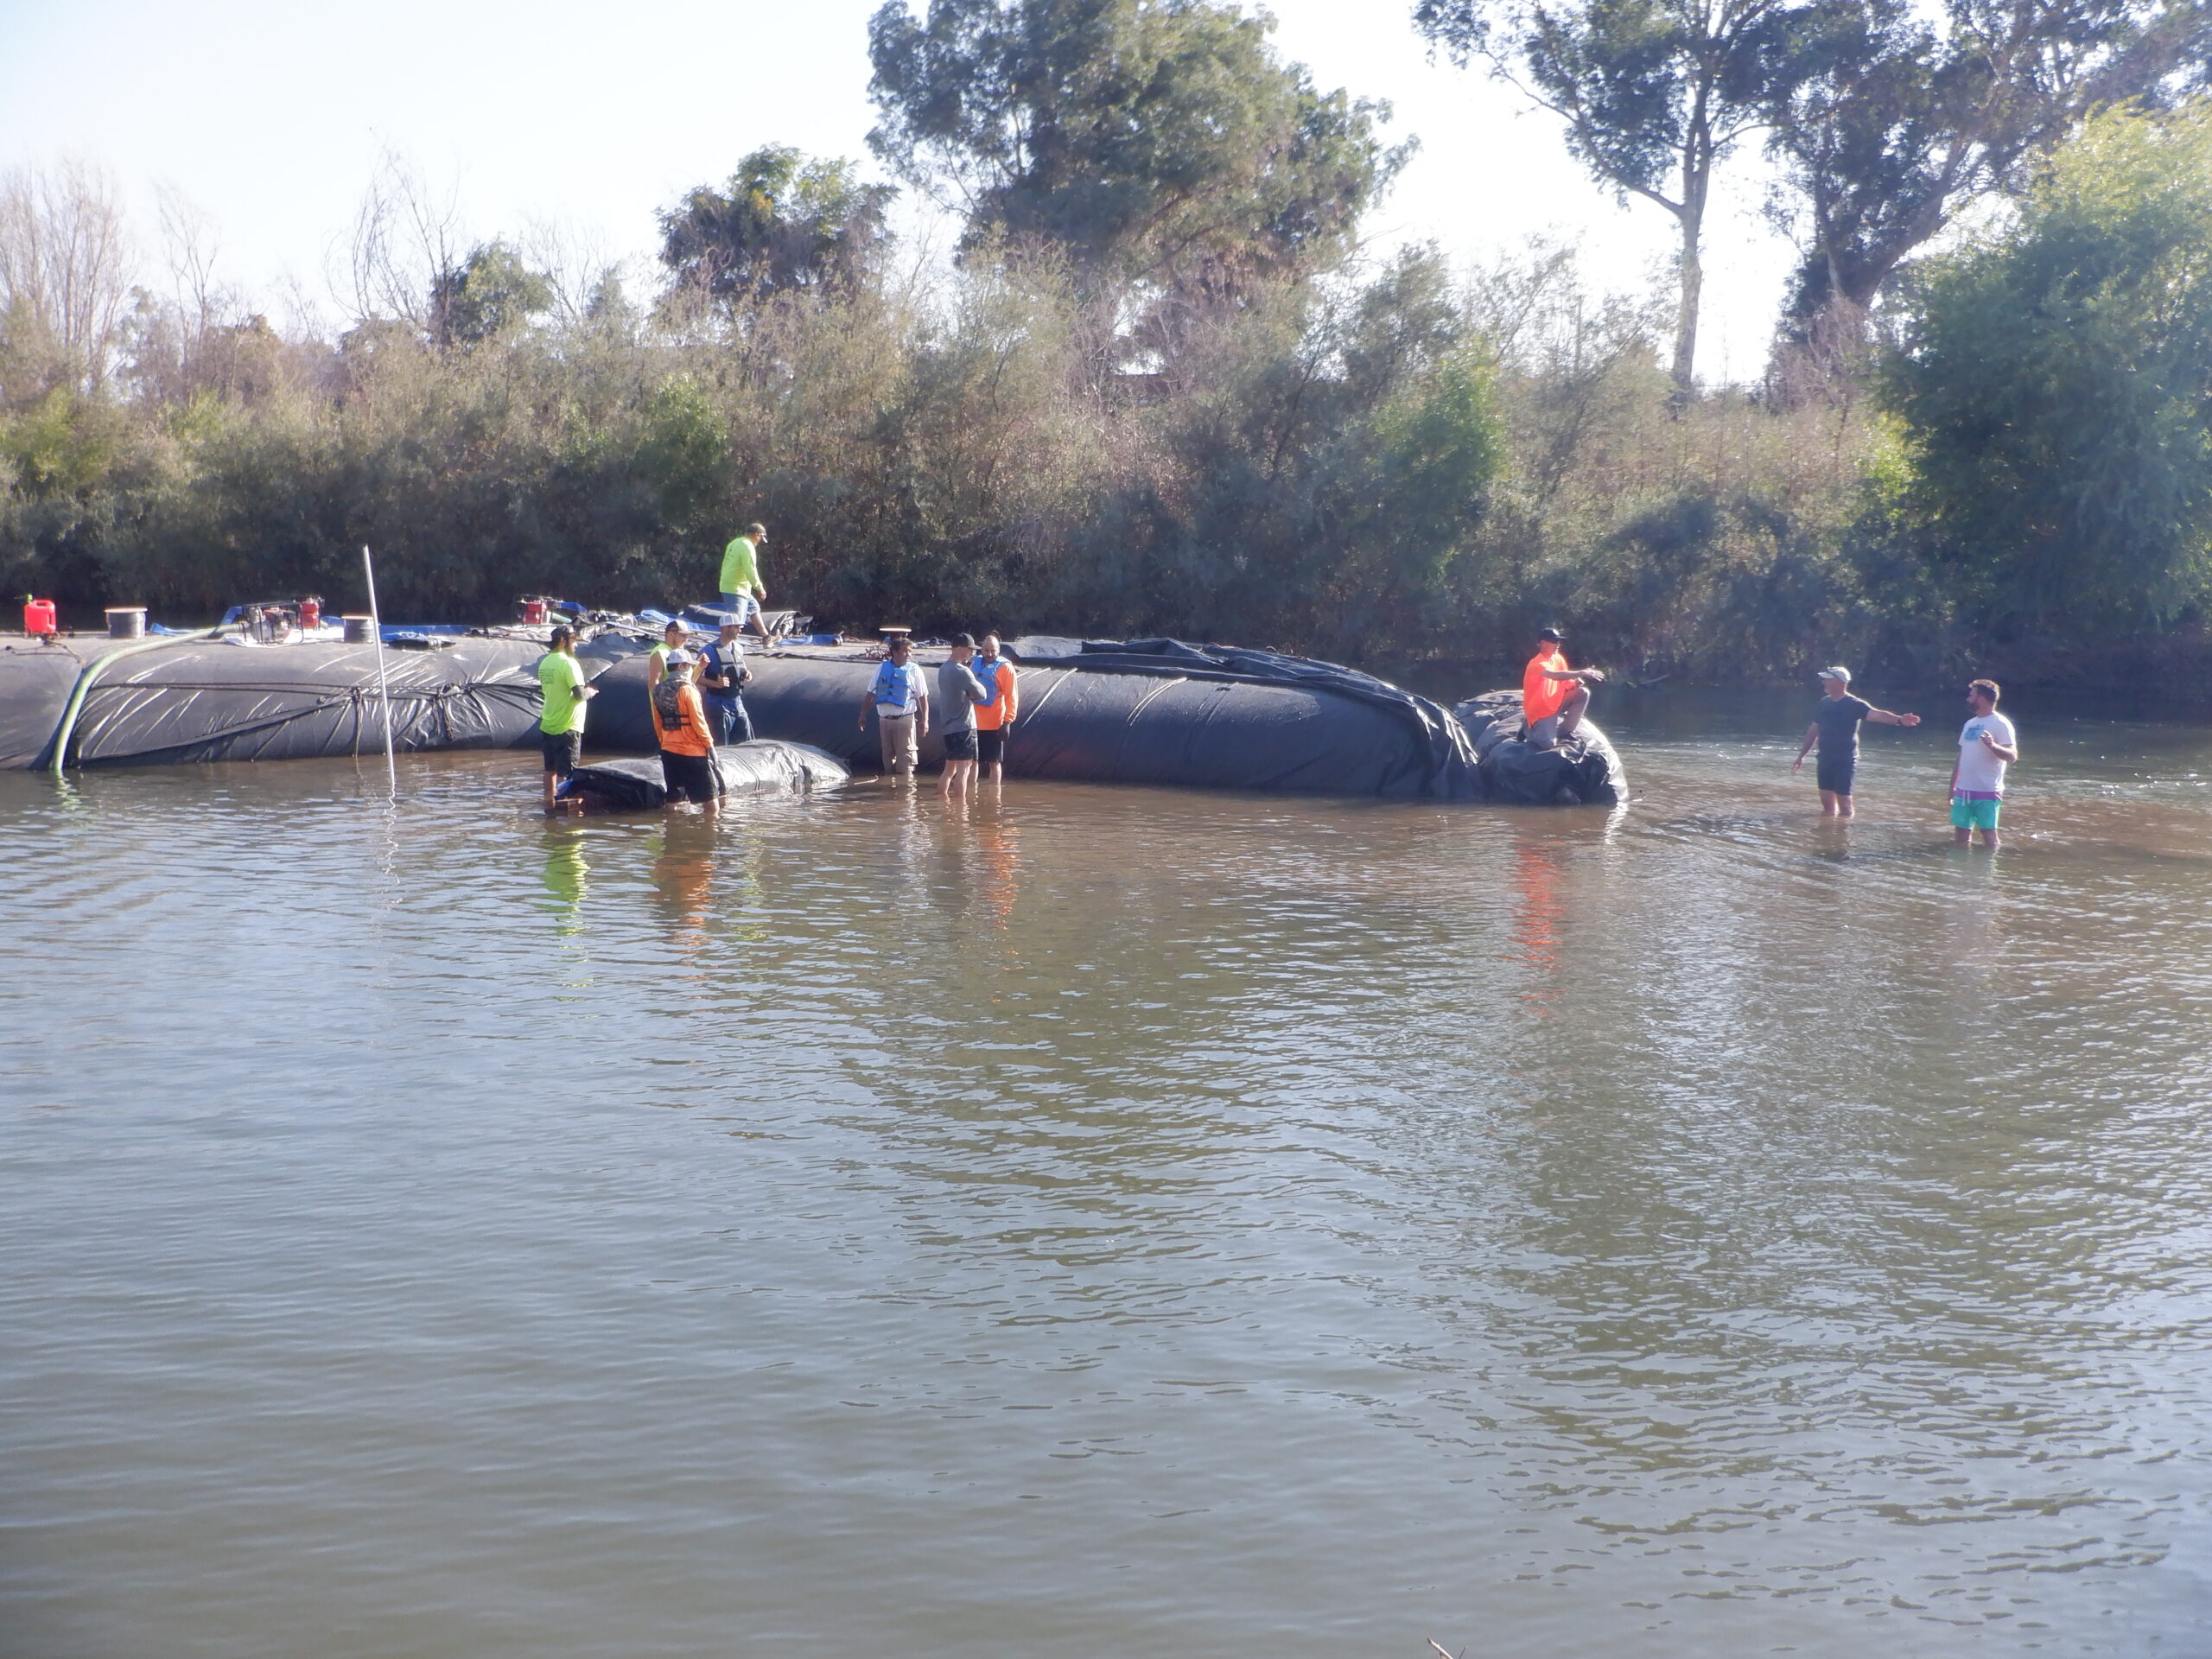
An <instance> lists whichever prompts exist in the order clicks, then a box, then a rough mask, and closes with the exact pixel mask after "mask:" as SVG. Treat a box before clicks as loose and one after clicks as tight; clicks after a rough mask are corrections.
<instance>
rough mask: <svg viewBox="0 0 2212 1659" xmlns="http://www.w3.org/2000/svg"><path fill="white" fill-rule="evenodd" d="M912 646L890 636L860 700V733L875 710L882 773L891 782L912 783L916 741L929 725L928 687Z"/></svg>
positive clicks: (908, 641) (900, 637)
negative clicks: (881, 750) (871, 710)
mask: <svg viewBox="0 0 2212 1659" xmlns="http://www.w3.org/2000/svg"><path fill="white" fill-rule="evenodd" d="M913 658H914V644H913V641H912V640H911V639H907V638H906V635H905V634H903V633H901V634H895V635H893V638H892V640H891V643H890V644H889V645H886V646H885V647H884V648H883V663H882V665H881V666H880V667H879V668H878V669H877V670H876V671H875V679H874V682H873V683H871V684H870V685H869V686H868V690H866V691H865V692H863V693H862V694H861V730H862V731H866V730H868V710H869V709H874V710H875V723H876V733H877V736H878V738H879V739H880V741H881V742H882V745H883V770H884V771H885V772H887V773H888V774H889V776H890V778H891V779H892V781H893V782H894V783H895V782H897V781H898V780H899V779H901V778H904V779H906V780H907V781H908V782H909V783H912V781H913V778H914V764H915V761H916V760H917V759H918V754H917V751H916V743H915V740H916V739H917V738H918V736H919V735H920V728H922V727H925V726H926V725H928V724H929V718H930V693H929V683H928V682H927V681H926V680H925V679H924V678H923V677H922V671H921V667H920V665H919V664H917V663H916V662H915V661H914V659H913Z"/></svg>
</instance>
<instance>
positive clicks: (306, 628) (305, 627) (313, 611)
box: [300, 599, 322, 633]
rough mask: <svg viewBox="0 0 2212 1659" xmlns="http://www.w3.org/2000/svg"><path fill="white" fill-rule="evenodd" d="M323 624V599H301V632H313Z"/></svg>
mask: <svg viewBox="0 0 2212 1659" xmlns="http://www.w3.org/2000/svg"><path fill="white" fill-rule="evenodd" d="M321 626H322V601H321V600H319V599H303V600H302V601H300V632H302V633H313V632H315V630H316V629H317V628H319V627H321Z"/></svg>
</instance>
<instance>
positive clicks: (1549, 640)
mask: <svg viewBox="0 0 2212 1659" xmlns="http://www.w3.org/2000/svg"><path fill="white" fill-rule="evenodd" d="M1536 639H1537V640H1538V642H1539V643H1538V644H1537V646H1536V654H1535V656H1534V657H1531V658H1529V666H1528V668H1527V669H1526V670H1525V671H1523V672H1522V676H1521V715H1522V719H1523V720H1524V721H1527V723H1528V728H1529V747H1530V748H1532V749H1554V748H1557V747H1559V743H1560V739H1561V738H1567V737H1573V735H1574V728H1576V727H1578V726H1580V725H1581V724H1582V714H1583V711H1584V710H1585V709H1587V708H1589V706H1590V688H1591V687H1592V686H1593V685H1602V684H1604V683H1605V673H1604V671H1602V670H1599V669H1595V668H1569V667H1568V666H1567V653H1566V652H1563V651H1561V650H1560V646H1561V645H1564V644H1566V643H1567V636H1566V635H1564V634H1562V633H1561V632H1560V631H1559V630H1558V629H1557V628H1546V629H1545V630H1544V631H1543V632H1541V633H1540V634H1538V635H1537V636H1536Z"/></svg>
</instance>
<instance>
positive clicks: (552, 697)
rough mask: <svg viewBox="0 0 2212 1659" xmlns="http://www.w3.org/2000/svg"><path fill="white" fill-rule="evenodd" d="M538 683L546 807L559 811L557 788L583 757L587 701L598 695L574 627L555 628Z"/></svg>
mask: <svg viewBox="0 0 2212 1659" xmlns="http://www.w3.org/2000/svg"><path fill="white" fill-rule="evenodd" d="M537 683H538V685H539V686H540V688H542V689H543V691H544V693H545V712H544V713H543V714H542V715H539V716H538V717H537V735H538V742H539V745H540V747H543V749H544V751H545V810H547V811H548V812H554V811H558V810H560V802H559V799H558V798H557V794H556V791H558V790H559V789H560V787H561V785H562V782H563V780H564V779H567V777H568V776H569V773H571V772H574V771H575V769H576V767H577V766H578V764H579V763H580V762H581V761H582V760H583V753H584V704H585V703H587V702H589V701H590V700H591V699H592V698H594V697H595V696H598V695H599V688H598V687H597V686H595V685H589V684H587V683H585V681H584V665H583V664H582V663H580V662H578V661H577V660H576V635H575V630H574V629H573V628H556V629H554V630H553V649H552V650H550V651H549V652H546V653H545V655H544V656H543V657H542V658H539V659H538V664H537ZM577 804H578V805H579V806H581V805H582V802H578V803H577Z"/></svg>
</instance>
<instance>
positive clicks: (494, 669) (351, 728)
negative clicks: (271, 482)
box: [0, 639, 544, 766]
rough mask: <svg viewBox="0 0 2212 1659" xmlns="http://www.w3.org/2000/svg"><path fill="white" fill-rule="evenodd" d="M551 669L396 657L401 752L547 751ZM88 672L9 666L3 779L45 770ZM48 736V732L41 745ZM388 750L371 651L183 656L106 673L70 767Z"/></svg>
mask: <svg viewBox="0 0 2212 1659" xmlns="http://www.w3.org/2000/svg"><path fill="white" fill-rule="evenodd" d="M543 655H544V648H543V646H540V645H531V644H530V643H529V642H527V641H523V640H509V639H460V640H457V641H456V642H455V643H454V645H452V646H451V647H450V648H448V649H446V650H441V651H430V652H394V653H392V654H391V657H390V658H388V660H389V663H390V665H391V702H392V720H393V740H394V744H395V747H398V748H402V749H409V750H423V749H454V748H512V747H519V746H524V745H527V744H529V743H531V742H533V741H536V738H535V734H536V728H537V718H538V712H539V709H540V707H541V700H540V696H539V692H538V685H537V675H536V673H535V669H536V666H537V660H538V658H541V657H542V656H543ZM54 658H59V659H60V660H59V661H58V662H57V661H55V660H54ZM80 667H81V664H78V663H76V662H74V661H73V660H72V659H71V658H68V657H67V655H66V654H64V653H60V652H55V653H54V654H53V656H52V657H48V655H47V654H46V653H43V652H4V653H0V765H9V766H26V765H35V764H37V763H38V762H39V760H40V759H41V756H42V755H44V754H45V753H46V752H47V751H48V748H49V747H50V746H51V744H52V742H53V739H54V732H55V729H56V727H57V725H58V723H59V721H60V719H61V718H62V716H63V714H64V712H65V710H66V707H67V700H68V693H69V690H70V688H71V687H72V686H73V684H74V683H75V679H76V671H77V670H78V669H79V668H80ZM65 669H66V670H67V671H68V678H67V680H66V681H61V682H60V694H59V696H58V698H57V696H56V693H55V683H56V682H57V679H58V678H59V676H60V672H61V671H63V670H65ZM41 722H43V724H44V726H45V730H44V731H43V732H42V733H40V734H38V735H37V736H36V737H35V738H34V737H33V736H32V733H33V732H34V731H35V728H37V727H38V726H39V725H40V724H41ZM383 740H384V730H383V725H382V716H381V715H380V713H379V712H378V708H377V677H376V651H375V648H374V647H373V646H372V645H320V644H316V645H281V646H278V645H270V646H247V645H232V644H228V643H216V642H209V643H183V642H180V643H179V644H177V645H174V646H168V647H164V648H162V649H157V650H153V651H149V652H143V654H139V655H136V656H132V657H131V658H130V659H129V660H128V662H122V661H118V663H116V664H115V665H114V666H113V667H111V668H108V669H105V671H103V672H102V673H101V675H100V676H99V678H98V679H97V680H96V681H94V682H93V683H92V685H91V686H90V687H89V688H88V689H87V690H86V696H85V699H84V703H83V707H82V708H81V709H80V710H79V713H78V716H77V720H76V722H75V726H74V728H73V734H72V735H71V739H70V744H69V754H68V756H67V760H68V761H69V762H70V764H72V765H75V766H133V765H136V766H143V765H149V764H158V763H162V762H169V761H192V760H293V759H299V758H302V757H308V756H317V755H322V756H328V755H346V754H355V753H360V752H361V751H362V750H363V749H374V748H380V747H383Z"/></svg>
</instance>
